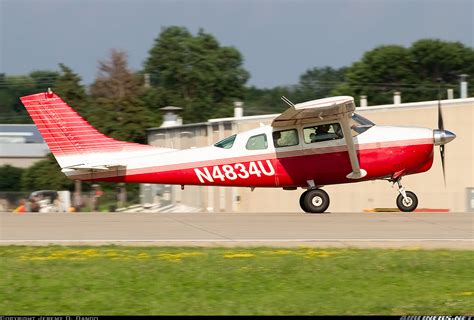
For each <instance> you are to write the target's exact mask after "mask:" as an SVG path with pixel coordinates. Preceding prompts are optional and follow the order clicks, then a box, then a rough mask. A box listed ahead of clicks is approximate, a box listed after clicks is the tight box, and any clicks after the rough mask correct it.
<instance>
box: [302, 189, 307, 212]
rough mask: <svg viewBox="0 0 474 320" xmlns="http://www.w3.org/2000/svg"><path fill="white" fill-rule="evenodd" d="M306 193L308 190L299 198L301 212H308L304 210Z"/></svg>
mask: <svg viewBox="0 0 474 320" xmlns="http://www.w3.org/2000/svg"><path fill="white" fill-rule="evenodd" d="M308 191H309V190H306V191H305V192H303V193H302V194H301V196H300V207H301V210H303V211H304V212H309V211H308V209H307V208H306V206H305V205H304V198H305V196H306V194H307V193H308Z"/></svg>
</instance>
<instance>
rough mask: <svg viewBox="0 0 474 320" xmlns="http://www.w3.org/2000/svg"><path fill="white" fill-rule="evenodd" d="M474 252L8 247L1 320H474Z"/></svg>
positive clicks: (1, 270) (1, 277)
mask: <svg viewBox="0 0 474 320" xmlns="http://www.w3.org/2000/svg"><path fill="white" fill-rule="evenodd" d="M473 255H474V251H448V250H433V251H423V250H362V249H315V248H294V249H275V248H159V247H118V246H104V247H61V246H51V247H21V246H20V247H19V246H10V247H0V310H1V311H2V314H16V315H26V314H48V315H54V314H63V315H64V314H82V315H107V314H114V315H148V314H155V315H237V314H243V315H289V314H295V315H313V314H317V315H321V314H323V315H330V314H336V315H337V314H363V315H373V314H385V315H387V314H473V313H474V280H473V279H474V274H473V269H474V268H473V266H474V263H473V262H474V259H473Z"/></svg>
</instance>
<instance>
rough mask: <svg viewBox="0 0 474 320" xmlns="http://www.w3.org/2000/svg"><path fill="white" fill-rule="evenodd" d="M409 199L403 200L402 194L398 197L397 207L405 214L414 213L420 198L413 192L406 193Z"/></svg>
mask: <svg viewBox="0 0 474 320" xmlns="http://www.w3.org/2000/svg"><path fill="white" fill-rule="evenodd" d="M405 193H406V195H407V198H406V199H405V198H403V196H402V195H401V194H399V195H398V197H397V207H398V209H400V211H403V212H412V211H413V210H415V209H416V207H417V206H418V198H417V197H416V194H414V193H413V192H411V191H405Z"/></svg>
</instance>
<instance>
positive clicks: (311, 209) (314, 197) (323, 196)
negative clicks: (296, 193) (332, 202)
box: [300, 189, 329, 213]
mask: <svg viewBox="0 0 474 320" xmlns="http://www.w3.org/2000/svg"><path fill="white" fill-rule="evenodd" d="M300 207H301V209H303V211H304V212H307V213H323V212H324V211H326V209H327V208H328V207H329V195H328V194H327V192H326V191H324V190H321V189H309V190H306V191H305V192H303V194H302V195H301V197H300Z"/></svg>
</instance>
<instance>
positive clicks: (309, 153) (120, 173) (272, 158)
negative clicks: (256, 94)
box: [70, 126, 433, 188]
mask: <svg viewBox="0 0 474 320" xmlns="http://www.w3.org/2000/svg"><path fill="white" fill-rule="evenodd" d="M292 128H295V129H296V130H297V131H298V135H299V143H298V144H297V145H293V146H288V147H281V148H276V147H275V146H274V144H273V143H272V130H273V129H272V127H271V126H267V127H261V128H257V129H254V130H250V131H246V132H242V133H239V134H237V135H236V137H235V141H234V143H233V145H232V147H231V148H229V149H224V148H219V147H216V146H208V147H202V148H192V149H186V150H170V151H168V152H162V151H160V152H158V153H153V151H152V150H147V151H144V154H143V155H139V153H137V151H130V152H131V153H130V155H127V154H126V152H125V153H124V152H122V153H120V157H121V158H123V160H121V163H122V164H123V167H122V168H117V169H116V170H114V171H112V172H110V171H108V172H100V171H98V172H90V173H81V174H74V175H73V176H70V177H71V178H74V179H81V180H94V181H109V182H134V183H159V184H181V185H216V186H239V187H284V188H290V187H305V186H307V181H309V180H314V181H315V183H316V184H317V185H330V184H338V183H350V182H358V181H366V180H373V179H380V178H389V177H392V176H393V175H395V174H397V173H402V174H403V175H408V174H415V173H420V172H424V171H427V170H429V169H430V167H431V165H432V163H433V132H432V130H431V129H424V128H413V127H386V126H373V127H371V128H370V129H368V130H366V131H365V132H363V133H361V134H359V135H357V136H356V137H354V138H353V139H354V142H355V145H356V148H357V156H358V159H359V162H360V166H361V167H362V168H364V169H365V170H366V171H367V176H365V177H364V178H361V179H358V180H354V179H348V178H347V177H346V175H347V173H349V172H350V171H351V164H350V161H349V158H348V156H347V149H346V146H345V143H344V140H343V139H338V140H329V141H322V142H316V143H305V141H304V140H305V139H304V137H303V133H302V127H301V128H300V127H292ZM262 134H264V135H266V139H267V141H268V144H267V147H266V148H265V149H261V150H248V149H246V143H247V142H248V140H249V138H250V137H252V136H256V135H262ZM110 158H111V159H115V160H117V156H114V155H113V153H111V154H110ZM97 161H98V162H101V163H103V162H104V158H103V153H102V157H100V158H99V159H97ZM91 164H92V165H93V163H91Z"/></svg>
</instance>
